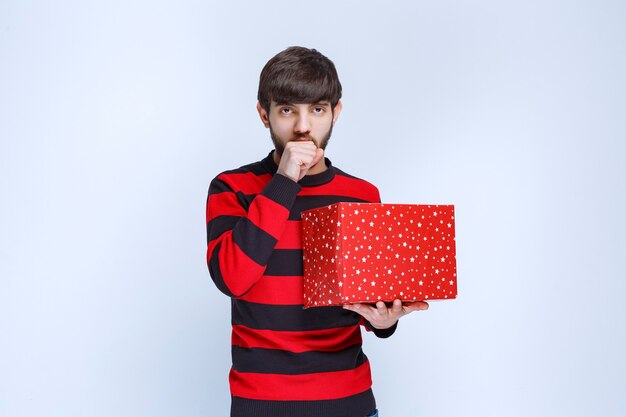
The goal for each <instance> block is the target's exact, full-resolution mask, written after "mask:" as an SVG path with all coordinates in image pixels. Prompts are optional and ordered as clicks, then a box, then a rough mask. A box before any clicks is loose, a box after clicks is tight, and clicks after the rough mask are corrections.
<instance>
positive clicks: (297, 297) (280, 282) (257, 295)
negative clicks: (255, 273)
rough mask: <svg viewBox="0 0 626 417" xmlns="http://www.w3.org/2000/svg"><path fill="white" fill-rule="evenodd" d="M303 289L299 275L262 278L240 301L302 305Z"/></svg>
mask: <svg viewBox="0 0 626 417" xmlns="http://www.w3.org/2000/svg"><path fill="white" fill-rule="evenodd" d="M303 289H304V283H303V280H302V276H301V275H297V276H279V277H275V276H263V277H262V278H261V279H260V280H258V281H257V282H256V284H254V287H252V288H251V289H250V291H248V292H247V293H246V294H245V295H244V296H242V297H241V299H242V300H244V301H250V302H252V303H260V304H274V305H276V304H285V305H294V304H304V292H303Z"/></svg>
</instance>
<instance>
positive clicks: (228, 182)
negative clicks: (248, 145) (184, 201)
mask: <svg viewBox="0 0 626 417" xmlns="http://www.w3.org/2000/svg"><path fill="white" fill-rule="evenodd" d="M271 177H272V172H271V171H270V170H269V169H268V167H267V164H266V163H265V160H261V161H256V162H252V163H249V164H246V165H242V166H240V167H239V168H234V169H229V170H226V171H222V172H220V173H219V174H218V175H216V176H215V178H213V181H211V187H212V188H216V187H217V188H219V189H223V188H224V186H226V187H227V188H228V189H230V190H231V191H242V192H244V193H251V192H252V190H257V189H258V187H259V185H261V184H263V183H266V182H268V181H269V180H270V179H271Z"/></svg>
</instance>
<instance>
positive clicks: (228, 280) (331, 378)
mask: <svg viewBox="0 0 626 417" xmlns="http://www.w3.org/2000/svg"><path fill="white" fill-rule="evenodd" d="M326 164H327V166H328V169H327V170H326V171H324V172H322V173H320V174H316V175H307V176H305V177H304V178H303V179H302V180H300V182H298V183H295V182H294V181H292V180H290V179H289V178H287V177H284V176H282V175H280V174H276V171H277V168H278V167H277V166H276V163H275V162H274V160H273V158H272V153H270V154H269V155H268V156H267V157H266V158H265V159H263V160H262V161H259V162H256V163H253V164H249V165H246V166H243V167H241V168H238V169H235V170H231V171H226V172H223V173H221V174H220V175H218V176H217V177H216V178H215V179H214V180H213V181H212V182H211V185H210V187H209V196H208V199H207V208H206V220H207V246H208V247H207V264H208V267H209V271H210V274H211V277H212V278H213V281H214V282H215V285H216V286H217V287H218V288H219V289H220V291H222V292H223V293H225V294H226V295H228V296H229V297H231V299H232V361H233V364H232V368H231V372H230V378H229V379H230V389H231V395H232V406H231V416H233V417H248V416H255V417H265V416H272V417H276V416H285V417H287V416H299V417H322V416H324V417H328V416H333V417H363V416H366V415H368V414H369V413H370V412H372V411H373V410H374V409H375V402H374V397H373V394H372V391H371V373H370V367H369V362H368V360H367V357H366V356H365V354H364V353H363V350H362V349H361V344H362V340H361V330H360V325H364V326H365V327H366V328H367V329H368V330H373V331H374V333H375V334H376V335H377V336H379V337H388V336H390V335H391V334H392V333H393V332H394V331H395V326H394V327H392V328H390V329H386V330H375V329H372V328H371V326H369V323H367V322H365V321H364V320H363V319H362V318H361V317H360V316H359V315H357V314H355V313H353V312H351V311H347V310H344V309H342V308H341V307H321V308H310V309H306V310H305V309H303V285H302V273H303V272H302V271H303V264H302V239H301V230H300V213H301V212H302V211H303V210H307V209H311V208H316V207H321V206H325V205H329V204H332V203H335V202H338V201H355V202H379V201H380V196H379V193H378V189H377V188H376V187H375V186H373V185H372V184H370V183H368V182H366V181H364V180H361V179H359V178H356V177H353V176H350V175H348V174H346V173H344V172H343V171H341V170H339V169H338V168H335V167H334V166H333V165H332V164H331V162H330V161H329V160H328V159H326Z"/></svg>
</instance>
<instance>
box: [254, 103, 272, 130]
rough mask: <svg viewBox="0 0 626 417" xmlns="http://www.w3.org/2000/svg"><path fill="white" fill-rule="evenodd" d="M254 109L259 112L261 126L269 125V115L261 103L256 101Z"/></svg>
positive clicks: (267, 126)
mask: <svg viewBox="0 0 626 417" xmlns="http://www.w3.org/2000/svg"><path fill="white" fill-rule="evenodd" d="M256 111H258V112H259V117H260V118H261V122H263V126H265V127H266V128H269V127H270V116H269V114H267V112H266V111H265V109H264V108H263V106H261V103H259V102H258V101H257V103H256Z"/></svg>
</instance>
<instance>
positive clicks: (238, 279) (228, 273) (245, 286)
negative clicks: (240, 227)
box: [211, 232, 265, 296]
mask: <svg viewBox="0 0 626 417" xmlns="http://www.w3.org/2000/svg"><path fill="white" fill-rule="evenodd" d="M227 233H228V234H230V235H231V236H229V238H228V239H216V240H221V242H222V247H221V248H220V251H219V253H218V261H219V266H220V272H221V274H222V279H223V280H224V283H225V284H226V286H227V287H228V289H229V290H230V292H232V293H233V294H234V295H235V296H238V295H241V294H243V293H245V292H246V291H248V290H249V289H250V287H252V286H253V285H254V283H255V282H256V281H258V280H259V278H261V276H262V275H263V272H264V271H265V267H264V266H262V265H259V264H257V263H256V262H254V261H253V260H252V259H250V258H249V257H248V255H246V254H245V252H243V251H242V250H241V248H239V246H237V244H235V242H233V240H232V233H231V232H227ZM227 233H224V235H226V234H227ZM224 235H222V236H224ZM211 243H212V242H211Z"/></svg>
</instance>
